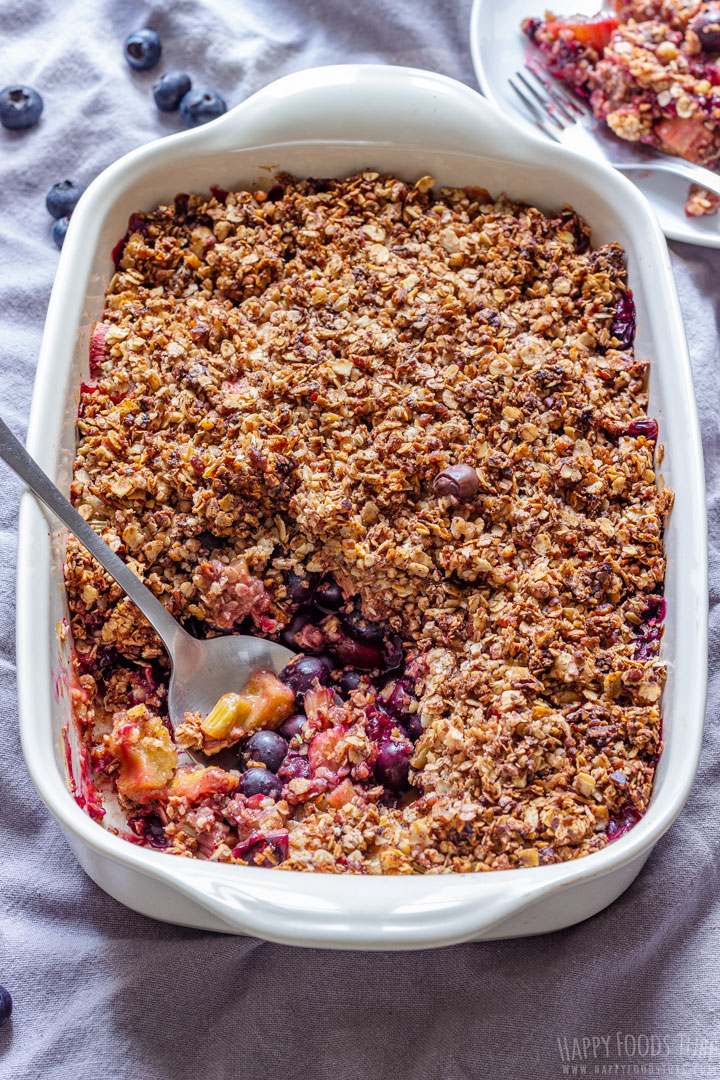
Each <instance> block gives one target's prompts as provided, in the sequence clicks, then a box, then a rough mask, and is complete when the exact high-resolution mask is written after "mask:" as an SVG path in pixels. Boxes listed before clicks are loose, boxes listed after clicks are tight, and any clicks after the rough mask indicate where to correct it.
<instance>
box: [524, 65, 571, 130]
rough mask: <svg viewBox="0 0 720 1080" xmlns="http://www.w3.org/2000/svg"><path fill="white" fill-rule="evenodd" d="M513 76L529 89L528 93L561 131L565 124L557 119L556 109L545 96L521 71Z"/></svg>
mask: <svg viewBox="0 0 720 1080" xmlns="http://www.w3.org/2000/svg"><path fill="white" fill-rule="evenodd" d="M515 77H516V79H518V81H519V82H521V83H522V84H523V86H524V87H525V89H526V90H527V91H529V93H530V94H532V96H533V97H534V98H535V100H536V101H537V103H538V104H539V105H540V108H541V109H542V110H543V112H544V113H545V115H546V116H547V117H548V118H549V119H550V120H551V121H552V122H553V124H554V125H555V127H557V128H559V129H560V131H563V130H564V128H565V124H563V123H562V121H561V120H559V119H558V117H557V116H556V110H555V109H554V108H553V106H552V103H551V102H549V101H548V100H547V98H544V97H542V95H541V94H540V93H538V91H537V90H536V89H535V87H534V86H532V85H531V84H530V83H529V82H528V81H527V79H526V78H525V76H524V74H523V73H522V71H518V72H516V73H515Z"/></svg>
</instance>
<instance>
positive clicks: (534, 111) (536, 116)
mask: <svg viewBox="0 0 720 1080" xmlns="http://www.w3.org/2000/svg"><path fill="white" fill-rule="evenodd" d="M508 82H509V84H510V86H512V88H513V90H514V91H515V93H516V94H517V96H518V97H519V98H520V100H521V101H522V103H523V105H524V106H525V108H526V109H527V111H528V112H529V113H530V116H531V117H532V119H533V123H534V124H535V126H536V127H538V128H540V130H541V131H542V132H543V133H544V134H545V135H547V136H548V137H549V138H551V139H552V140H553V142H559V140H558V137H557V135H556V134H555V132H554V131H552V130H551V129H550V128H549V127H546V126H545V123H544V122H543V114H542V113H541V112H540V110H539V109H538V107H537V105H535V103H534V102H533V101H532V100H531V99H530V98H529V97H527V95H526V94H524V93H523V92H522V90H521V89H520V87H519V86H517V85H516V84H515V83H514V82H513V81H512V79H508Z"/></svg>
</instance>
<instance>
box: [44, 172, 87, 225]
mask: <svg viewBox="0 0 720 1080" xmlns="http://www.w3.org/2000/svg"><path fill="white" fill-rule="evenodd" d="M84 190H85V188H84V187H83V185H82V184H76V183H75V181H74V180H60V181H58V183H57V184H53V186H52V187H51V188H50V190H49V191H48V193H47V195H46V196H45V205H46V206H47V209H48V214H50V216H51V217H54V218H61V217H69V216H70V214H72V212H73V210H74V209H75V207H76V206H77V204H78V200H79V199H80V196H81V195H82V193H83V191H84Z"/></svg>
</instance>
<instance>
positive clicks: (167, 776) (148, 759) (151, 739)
mask: <svg viewBox="0 0 720 1080" xmlns="http://www.w3.org/2000/svg"><path fill="white" fill-rule="evenodd" d="M108 748H109V750H110V753H111V754H112V755H113V757H115V758H117V760H118V761H119V763H120V768H119V769H118V773H117V789H118V791H119V792H120V794H121V795H124V796H125V798H127V799H131V800H132V801H133V802H136V803H147V802H151V801H152V800H153V799H159V798H161V797H162V796H164V795H166V794H167V785H168V782H169V781H170V780H171V778H172V776H173V773H174V772H175V770H176V768H177V763H178V755H177V750H176V749H175V746H174V745H173V741H172V738H171V736H170V732H169V731H168V729H167V728H166V727H165V725H164V724H163V722H162V720H161V719H160V717H159V716H155V715H153V714H152V713H151V712H150V711H149V710H148V709H147V707H146V706H145V705H135V706H134V707H133V708H132V709H128V710H127V711H126V712H120V713H117V714H116V716H115V722H114V724H113V729H112V734H111V735H110V738H109V740H108Z"/></svg>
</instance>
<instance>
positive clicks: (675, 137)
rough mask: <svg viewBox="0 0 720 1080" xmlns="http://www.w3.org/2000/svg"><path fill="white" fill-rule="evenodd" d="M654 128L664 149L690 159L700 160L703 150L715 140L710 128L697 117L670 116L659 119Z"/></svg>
mask: <svg viewBox="0 0 720 1080" xmlns="http://www.w3.org/2000/svg"><path fill="white" fill-rule="evenodd" d="M654 130H655V134H656V135H657V136H658V138H659V139H660V140H661V141H662V143H663V149H665V150H667V151H668V152H669V153H671V154H677V155H678V157H683V158H687V160H688V161H696V162H699V161H700V160H701V157H702V152H703V150H705V148H706V147H708V146H710V145H711V144H712V141H713V134H712V132H711V131H710V129H709V128H708V127H707V126H706V125H705V124H704V123H703V121H702V120H698V119H696V118H692V119H687V120H681V119H680V117H669V118H668V119H666V120H659V121H658V123H657V124H656V125H655V129H654Z"/></svg>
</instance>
